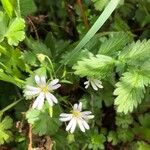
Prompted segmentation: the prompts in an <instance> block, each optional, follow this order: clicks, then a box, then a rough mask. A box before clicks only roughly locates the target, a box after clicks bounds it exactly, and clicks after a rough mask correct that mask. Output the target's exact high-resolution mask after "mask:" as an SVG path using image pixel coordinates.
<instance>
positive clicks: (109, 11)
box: [60, 0, 120, 67]
mask: <svg viewBox="0 0 150 150" xmlns="http://www.w3.org/2000/svg"><path fill="white" fill-rule="evenodd" d="M119 1H120V0H111V1H110V2H109V3H108V5H107V6H106V8H105V9H104V11H103V12H102V14H101V15H100V16H99V18H98V19H97V20H96V22H95V23H94V25H93V26H92V27H91V28H90V30H89V31H88V32H87V33H86V35H85V36H84V37H83V39H82V40H81V41H80V42H79V44H78V45H77V46H76V47H75V48H74V49H73V51H72V52H71V53H70V55H69V56H68V57H66V59H65V60H64V65H66V64H68V62H69V61H70V60H71V59H72V58H73V56H74V55H75V54H76V53H77V52H79V51H80V50H81V49H82V48H83V47H84V46H85V44H86V43H87V42H88V41H89V40H90V39H91V38H92V37H93V36H94V35H95V33H96V32H97V31H98V30H99V29H100V28H101V27H102V25H103V24H104V23H105V22H106V20H107V19H108V18H109V17H110V15H111V14H112V12H113V11H114V10H115V8H116V7H117V5H118V3H119ZM60 67H61V66H60Z"/></svg>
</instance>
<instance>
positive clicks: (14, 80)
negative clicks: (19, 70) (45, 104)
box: [0, 69, 24, 87]
mask: <svg viewBox="0 0 150 150" xmlns="http://www.w3.org/2000/svg"><path fill="white" fill-rule="evenodd" d="M0 80H2V81H5V82H10V83H13V84H15V85H17V86H18V87H22V86H23V85H24V81H23V80H21V79H19V78H17V77H16V76H12V75H8V74H6V73H5V72H4V71H3V70H2V69H0Z"/></svg>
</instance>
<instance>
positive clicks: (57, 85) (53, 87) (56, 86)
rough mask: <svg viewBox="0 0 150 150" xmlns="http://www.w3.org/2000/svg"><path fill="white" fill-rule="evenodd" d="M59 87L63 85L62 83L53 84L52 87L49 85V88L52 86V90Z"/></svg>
mask: <svg viewBox="0 0 150 150" xmlns="http://www.w3.org/2000/svg"><path fill="white" fill-rule="evenodd" d="M59 87H61V85H60V84H56V85H53V86H51V87H49V88H50V90H56V89H58V88H59Z"/></svg>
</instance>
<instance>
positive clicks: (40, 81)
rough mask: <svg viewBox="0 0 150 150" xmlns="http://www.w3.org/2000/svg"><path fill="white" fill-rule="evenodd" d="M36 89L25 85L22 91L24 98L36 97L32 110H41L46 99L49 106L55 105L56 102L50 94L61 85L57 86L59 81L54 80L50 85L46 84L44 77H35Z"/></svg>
mask: <svg viewBox="0 0 150 150" xmlns="http://www.w3.org/2000/svg"><path fill="white" fill-rule="evenodd" d="M35 82H36V84H37V86H36V87H34V86H30V85H27V86H26V89H25V91H24V94H25V96H32V97H36V99H35V101H34V103H33V106H32V107H33V108H38V109H42V107H43V105H44V100H45V99H46V100H47V101H48V103H49V105H50V106H53V104H54V103H57V102H58V100H57V99H56V97H55V96H54V95H53V94H52V92H53V91H54V90H56V89H58V88H59V87H60V86H61V85H60V84H58V82H59V80H58V79H54V80H52V81H51V82H50V83H46V77H45V76H42V77H39V76H38V75H36V76H35Z"/></svg>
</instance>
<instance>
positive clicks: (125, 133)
mask: <svg viewBox="0 0 150 150" xmlns="http://www.w3.org/2000/svg"><path fill="white" fill-rule="evenodd" d="M117 134H118V139H121V141H122V142H124V143H125V142H127V141H132V140H133V138H134V134H133V132H132V130H129V129H122V128H119V129H118V130H117Z"/></svg>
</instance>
